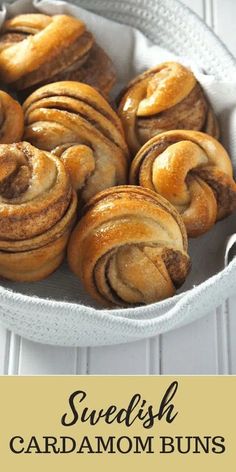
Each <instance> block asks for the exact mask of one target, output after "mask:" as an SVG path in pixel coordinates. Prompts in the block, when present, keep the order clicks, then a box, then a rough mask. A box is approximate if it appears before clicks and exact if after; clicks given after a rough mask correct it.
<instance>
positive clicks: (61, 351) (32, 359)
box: [19, 339, 77, 375]
mask: <svg viewBox="0 0 236 472" xmlns="http://www.w3.org/2000/svg"><path fill="white" fill-rule="evenodd" d="M76 366H77V350H76V349H75V348H64V347H55V346H45V345H42V344H37V343H33V342H31V341H27V340H25V339H24V340H22V343H21V349H20V352H19V375H34V374H35V375H54V374H55V375H57V374H58V375H59V374H62V375H69V374H71V375H73V374H76Z"/></svg>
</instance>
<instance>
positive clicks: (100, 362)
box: [88, 340, 159, 375]
mask: <svg viewBox="0 0 236 472" xmlns="http://www.w3.org/2000/svg"><path fill="white" fill-rule="evenodd" d="M150 343H151V341H149V340H146V341H138V342H135V343H129V344H122V345H116V346H106V347H94V348H91V349H90V350H89V357H88V373H89V374H114V375H119V374H124V375H125V374H127V375H128V374H131V375H132V374H137V375H138V374H148V373H150V371H151V370H152V369H153V367H151V363H152V365H153V363H156V362H157V364H158V363H159V361H156V356H154V355H153V354H154V351H153V349H152V348H150ZM150 355H151V356H152V357H150Z"/></svg>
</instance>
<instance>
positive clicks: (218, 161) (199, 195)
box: [130, 130, 236, 237]
mask: <svg viewBox="0 0 236 472" xmlns="http://www.w3.org/2000/svg"><path fill="white" fill-rule="evenodd" d="M130 183H131V184H139V185H141V186H143V187H146V188H149V189H151V190H153V191H156V192H157V193H159V194H160V195H162V196H164V197H165V198H167V199H168V200H169V201H170V202H171V203H172V204H173V205H174V206H175V207H176V209H177V210H178V211H179V212H180V213H181V214H182V216H183V220H184V222H185V225H186V227H187V232H188V235H189V236H191V237H196V236H199V235H201V234H203V233H205V232H206V231H208V230H209V229H210V228H211V227H212V226H213V225H214V223H215V222H216V220H219V219H222V218H224V217H226V216H227V215H229V214H230V213H231V212H232V211H234V209H235V208H236V184H235V182H234V180H233V171H232V164H231V161H230V158H229V156H228V154H227V152H226V151H225V149H224V148H223V146H222V145H221V144H220V143H219V142H218V141H216V140H215V139H214V138H212V137H211V136H209V135H207V134H204V133H201V132H196V131H186V130H180V131H178V130H176V131H168V132H166V133H162V134H159V135H158V136H155V137H154V138H152V139H151V140H150V141H148V142H147V143H146V144H145V145H144V146H143V147H142V148H141V149H140V151H139V152H138V154H137V156H136V157H135V159H134V160H133V162H132V165H131V169H130Z"/></svg>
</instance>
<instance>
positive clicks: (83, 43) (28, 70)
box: [0, 13, 115, 94]
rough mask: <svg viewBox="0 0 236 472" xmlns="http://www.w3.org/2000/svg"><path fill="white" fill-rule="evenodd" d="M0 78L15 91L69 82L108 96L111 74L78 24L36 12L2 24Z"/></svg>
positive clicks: (108, 63)
mask: <svg viewBox="0 0 236 472" xmlns="http://www.w3.org/2000/svg"><path fill="white" fill-rule="evenodd" d="M0 78H1V79H2V80H3V82H5V83H7V84H11V85H12V87H13V88H14V89H17V90H25V89H28V88H29V87H32V86H35V85H36V84H37V86H40V85H43V84H45V83H49V82H54V81H58V80H64V79H66V80H72V79H73V80H79V81H80V82H83V81H85V82H88V83H90V84H91V85H93V86H95V87H97V88H98V89H100V90H101V91H102V92H103V93H104V94H108V93H109V91H110V89H111V88H112V86H113V85H114V82H115V71H114V66H113V64H112V62H111V60H110V59H109V57H108V56H107V55H106V53H105V52H104V51H103V50H102V49H101V48H100V47H99V46H98V45H97V44H96V43H95V41H94V38H93V36H92V34H91V33H90V32H89V31H87V30H86V26H85V24H84V23H83V22H82V21H80V20H78V19H76V18H73V17H71V16H67V15H55V16H48V15H43V14H38V13H36V14H23V15H18V16H15V17H14V18H12V19H10V20H7V21H6V22H5V23H4V25H3V28H2V31H1V36H0Z"/></svg>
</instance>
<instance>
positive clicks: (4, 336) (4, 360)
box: [0, 325, 10, 375]
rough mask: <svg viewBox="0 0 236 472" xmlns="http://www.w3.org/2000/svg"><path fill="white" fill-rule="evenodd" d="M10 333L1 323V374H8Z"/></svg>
mask: <svg viewBox="0 0 236 472" xmlns="http://www.w3.org/2000/svg"><path fill="white" fill-rule="evenodd" d="M9 343H10V333H9V331H7V330H6V329H5V328H4V327H3V326H1V325H0V375H4V374H7V371H8V359H9V347H10V346H9Z"/></svg>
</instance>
